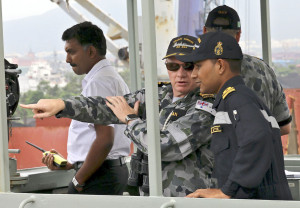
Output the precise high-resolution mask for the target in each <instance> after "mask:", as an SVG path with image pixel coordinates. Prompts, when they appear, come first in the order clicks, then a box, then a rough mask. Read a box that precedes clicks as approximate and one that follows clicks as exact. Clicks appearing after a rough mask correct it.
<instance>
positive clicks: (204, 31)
mask: <svg viewBox="0 0 300 208" xmlns="http://www.w3.org/2000/svg"><path fill="white" fill-rule="evenodd" d="M206 32H207V30H206V27H205V26H203V34H205V33H206Z"/></svg>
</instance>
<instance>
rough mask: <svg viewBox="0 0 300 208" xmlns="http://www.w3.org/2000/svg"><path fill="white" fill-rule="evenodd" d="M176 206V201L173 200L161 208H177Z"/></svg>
mask: <svg viewBox="0 0 300 208" xmlns="http://www.w3.org/2000/svg"><path fill="white" fill-rule="evenodd" d="M175 204H176V201H175V200H174V199H171V200H170V201H168V202H166V203H163V204H162V205H161V206H160V208H168V207H169V208H170V207H171V208H175Z"/></svg>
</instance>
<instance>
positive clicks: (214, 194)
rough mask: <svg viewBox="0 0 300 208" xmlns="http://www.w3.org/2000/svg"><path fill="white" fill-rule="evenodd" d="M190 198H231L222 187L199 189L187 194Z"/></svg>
mask: <svg viewBox="0 0 300 208" xmlns="http://www.w3.org/2000/svg"><path fill="white" fill-rule="evenodd" d="M186 197H188V198H219V199H230V196H227V195H226V194H224V193H223V192H222V191H221V189H198V190H196V191H195V192H194V193H191V194H189V195H187V196H186Z"/></svg>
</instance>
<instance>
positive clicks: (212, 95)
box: [199, 92, 215, 98]
mask: <svg viewBox="0 0 300 208" xmlns="http://www.w3.org/2000/svg"><path fill="white" fill-rule="evenodd" d="M199 95H200V96H201V97H203V98H214V97H215V95H214V94H203V93H201V92H200V93H199Z"/></svg>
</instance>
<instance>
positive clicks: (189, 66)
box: [165, 62, 194, 71]
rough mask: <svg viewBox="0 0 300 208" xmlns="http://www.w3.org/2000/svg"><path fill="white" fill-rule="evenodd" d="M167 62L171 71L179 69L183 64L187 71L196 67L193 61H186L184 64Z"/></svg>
mask: <svg viewBox="0 0 300 208" xmlns="http://www.w3.org/2000/svg"><path fill="white" fill-rule="evenodd" d="M165 64H166V67H167V69H168V70H169V71H177V70H178V69H179V68H180V67H181V66H182V67H183V68H184V69H185V70H186V71H193V69H194V64H193V63H191V62H186V63H184V64H177V63H165Z"/></svg>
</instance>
